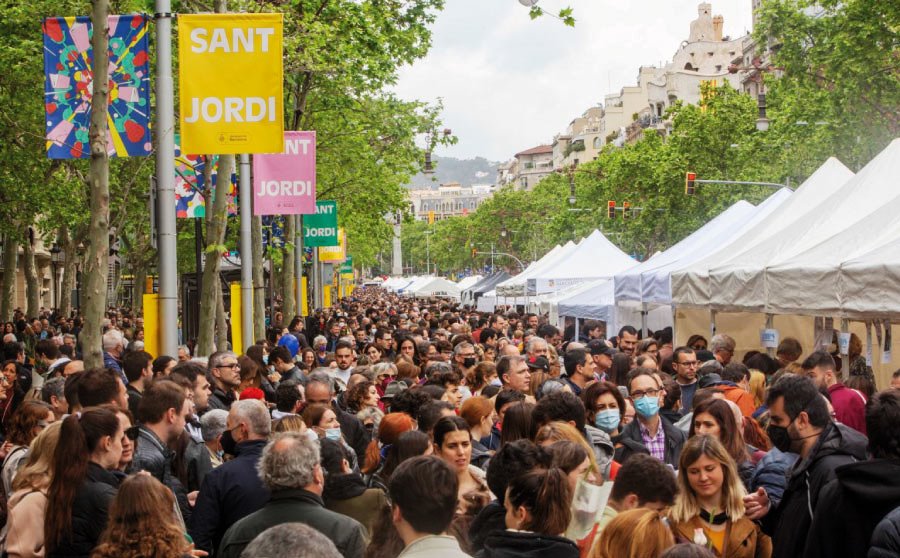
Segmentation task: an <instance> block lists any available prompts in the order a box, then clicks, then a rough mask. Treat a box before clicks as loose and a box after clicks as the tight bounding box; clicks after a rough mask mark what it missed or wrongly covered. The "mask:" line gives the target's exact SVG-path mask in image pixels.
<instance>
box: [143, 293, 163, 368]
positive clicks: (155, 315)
mask: <svg viewBox="0 0 900 558" xmlns="http://www.w3.org/2000/svg"><path fill="white" fill-rule="evenodd" d="M144 350H145V351H147V352H148V353H150V354H151V355H152V356H153V358H156V357H158V356H160V354H159V295H158V294H145V295H144Z"/></svg>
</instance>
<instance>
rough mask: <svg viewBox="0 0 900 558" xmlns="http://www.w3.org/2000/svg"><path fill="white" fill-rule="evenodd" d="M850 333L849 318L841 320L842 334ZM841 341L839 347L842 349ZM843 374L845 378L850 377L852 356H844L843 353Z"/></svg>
mask: <svg viewBox="0 0 900 558" xmlns="http://www.w3.org/2000/svg"><path fill="white" fill-rule="evenodd" d="M849 331H850V320H848V319H847V318H841V333H848V332H849ZM840 344H841V343H840V341H838V347H840ZM841 374H843V376H844V378H849V377H850V355H849V354H844V353H843V351H841Z"/></svg>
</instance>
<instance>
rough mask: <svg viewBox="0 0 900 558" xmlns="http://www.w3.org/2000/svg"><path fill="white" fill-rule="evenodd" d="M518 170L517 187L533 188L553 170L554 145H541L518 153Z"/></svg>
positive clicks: (523, 188)
mask: <svg viewBox="0 0 900 558" xmlns="http://www.w3.org/2000/svg"><path fill="white" fill-rule="evenodd" d="M516 161H517V164H518V172H517V173H516V175H515V182H516V188H518V189H520V190H531V189H532V188H534V185H535V184H537V183H538V182H540V181H541V180H542V179H543V178H544V177H545V176H547V175H549V174H550V173H552V172H553V146H552V145H539V146H537V147H532V148H531V149H526V150H525V151H520V152H518V153H516Z"/></svg>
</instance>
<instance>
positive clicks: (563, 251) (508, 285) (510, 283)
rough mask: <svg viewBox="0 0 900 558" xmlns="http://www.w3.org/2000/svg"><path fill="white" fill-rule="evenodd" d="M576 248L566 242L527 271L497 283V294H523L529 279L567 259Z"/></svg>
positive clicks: (573, 244) (572, 243)
mask: <svg viewBox="0 0 900 558" xmlns="http://www.w3.org/2000/svg"><path fill="white" fill-rule="evenodd" d="M576 246H577V245H576V244H575V243H574V242H572V241H571V240H570V241H569V242H566V243H565V245H563V246H561V247H557V248H554V249H553V250H551V251H550V252H548V253H547V255H545V256H544V257H543V258H541V259H540V260H538V261H537V262H535V263H534V264H532V265H530V266H529V267H528V269H526V270H525V271H523V272H522V273H520V274H518V275H516V276H513V277H510V278H509V279H507V280H506V281H503V282H502V283H499V284H498V285H497V294H498V295H501V296H504V295H505V296H518V295H522V294H524V293H525V284H526V283H527V281H528V279H529V278H531V277H534V276H535V274H537V273H541V272H542V271H543V270H544V269H546V268H547V267H549V266H551V265H554V264H555V263H556V262H557V261H561V260H563V259H564V258H566V257H568V255H569V254H571V253H572V251H573V250H574V249H575V247H576Z"/></svg>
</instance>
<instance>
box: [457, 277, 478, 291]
mask: <svg viewBox="0 0 900 558" xmlns="http://www.w3.org/2000/svg"><path fill="white" fill-rule="evenodd" d="M482 279H484V276H483V275H470V276H468V277H463V278H462V279H460V280H459V282H458V283H457V284H456V286H457V287H459V290H461V291H464V290H466V289H468V288H469V287H471V286H472V285H477V284H478V283H479V282H480V281H481V280H482Z"/></svg>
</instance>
